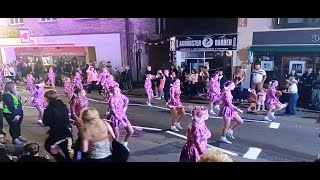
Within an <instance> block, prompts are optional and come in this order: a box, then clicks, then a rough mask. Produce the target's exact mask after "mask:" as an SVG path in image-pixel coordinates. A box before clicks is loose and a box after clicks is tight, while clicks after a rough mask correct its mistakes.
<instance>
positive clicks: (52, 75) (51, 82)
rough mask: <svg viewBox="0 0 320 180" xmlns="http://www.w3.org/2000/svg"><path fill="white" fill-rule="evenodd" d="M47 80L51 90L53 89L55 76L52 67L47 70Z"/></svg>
mask: <svg viewBox="0 0 320 180" xmlns="http://www.w3.org/2000/svg"><path fill="white" fill-rule="evenodd" d="M48 78H49V83H50V85H51V87H52V89H55V84H56V74H55V73H54V71H53V68H52V66H51V67H50V69H49V73H48Z"/></svg>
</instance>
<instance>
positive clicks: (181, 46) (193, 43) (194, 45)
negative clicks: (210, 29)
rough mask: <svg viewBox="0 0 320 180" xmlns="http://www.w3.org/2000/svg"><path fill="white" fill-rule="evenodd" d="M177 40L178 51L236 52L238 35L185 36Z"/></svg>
mask: <svg viewBox="0 0 320 180" xmlns="http://www.w3.org/2000/svg"><path fill="white" fill-rule="evenodd" d="M175 38H176V50H236V49H237V43H236V42H237V35H236V34H227V35H223V36H222V37H221V35H208V36H188V37H187V36H185V37H179V36H177V37H175Z"/></svg>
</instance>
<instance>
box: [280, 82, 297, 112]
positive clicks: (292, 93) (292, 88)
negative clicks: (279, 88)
mask: <svg viewBox="0 0 320 180" xmlns="http://www.w3.org/2000/svg"><path fill="white" fill-rule="evenodd" d="M288 83H289V88H288V90H283V93H286V94H288V95H289V103H288V105H287V107H286V114H289V115H296V106H297V102H298V98H299V94H298V86H297V83H298V82H297V80H296V79H295V78H294V77H290V78H289V81H288Z"/></svg>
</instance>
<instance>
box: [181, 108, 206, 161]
mask: <svg viewBox="0 0 320 180" xmlns="http://www.w3.org/2000/svg"><path fill="white" fill-rule="evenodd" d="M208 118H209V114H208V109H207V108H205V107H203V106H196V107H194V108H193V110H192V119H193V120H192V121H191V123H190V125H189V127H188V131H187V142H186V144H185V145H184V146H183V148H182V151H181V155H180V162H197V161H199V160H200V156H201V155H202V154H203V153H205V152H206V151H207V146H208V143H207V141H208V139H209V138H210V137H211V132H210V130H209V129H208V128H207V126H206V124H205V121H206V120H208Z"/></svg>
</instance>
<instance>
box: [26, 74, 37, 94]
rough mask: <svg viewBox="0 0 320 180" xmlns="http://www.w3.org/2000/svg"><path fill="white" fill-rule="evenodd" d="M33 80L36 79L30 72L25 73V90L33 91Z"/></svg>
mask: <svg viewBox="0 0 320 180" xmlns="http://www.w3.org/2000/svg"><path fill="white" fill-rule="evenodd" d="M35 81H36V79H35V78H34V77H33V75H32V74H31V73H30V74H28V75H27V90H28V91H30V93H33V91H34V89H35V87H34V84H35Z"/></svg>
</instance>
